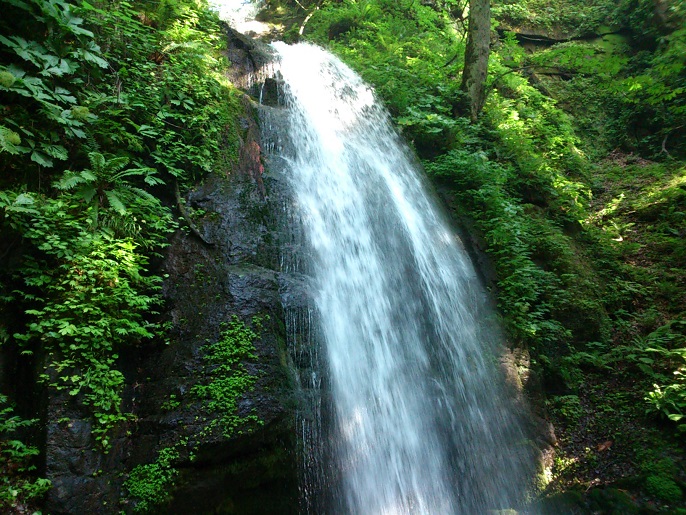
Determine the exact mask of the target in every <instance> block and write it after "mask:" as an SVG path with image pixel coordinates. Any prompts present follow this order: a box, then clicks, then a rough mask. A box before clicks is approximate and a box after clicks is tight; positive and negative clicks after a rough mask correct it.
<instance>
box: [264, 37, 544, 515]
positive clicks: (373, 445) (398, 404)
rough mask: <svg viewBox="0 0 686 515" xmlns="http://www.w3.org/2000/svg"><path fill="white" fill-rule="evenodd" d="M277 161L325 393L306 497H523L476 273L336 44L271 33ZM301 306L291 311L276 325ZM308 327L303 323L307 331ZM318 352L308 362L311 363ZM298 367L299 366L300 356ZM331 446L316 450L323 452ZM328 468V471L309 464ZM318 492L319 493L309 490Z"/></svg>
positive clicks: (511, 413) (330, 506)
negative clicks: (306, 285)
mask: <svg viewBox="0 0 686 515" xmlns="http://www.w3.org/2000/svg"><path fill="white" fill-rule="evenodd" d="M273 46H274V48H275V50H276V52H277V54H278V57H277V60H278V64H276V65H275V66H276V67H277V68H278V70H279V73H280V77H282V78H283V81H284V84H285V86H284V88H283V95H284V98H283V103H284V105H285V109H286V110H285V113H284V114H283V115H282V117H281V120H282V122H281V123H283V124H285V125H286V127H285V128H281V129H280V130H285V131H287V133H288V138H287V139H288V141H289V143H288V144H287V145H285V144H284V145H277V146H278V148H274V149H273V152H274V153H275V154H278V159H280V161H281V162H282V163H283V164H284V166H285V172H284V175H285V176H286V177H287V180H288V182H289V184H290V187H291V189H292V190H293V195H294V204H295V207H294V208H293V210H294V212H295V213H296V214H297V217H298V220H299V222H298V223H299V224H301V227H302V231H303V233H304V237H305V240H306V242H307V246H308V249H309V250H308V251H307V252H306V253H307V255H308V256H309V263H308V265H307V267H306V268H307V275H309V277H310V278H309V281H311V283H310V284H311V290H312V292H313V293H312V296H313V304H314V306H313V308H314V310H315V311H316V319H317V324H318V326H319V327H318V331H319V332H320V333H321V340H322V349H321V351H320V354H321V356H317V357H316V360H315V361H317V362H319V361H322V362H323V363H324V364H323V365H321V366H320V365H315V364H312V365H311V366H312V367H313V370H312V372H311V373H312V377H311V379H310V381H311V383H312V385H311V387H312V388H315V389H317V388H323V387H322V380H321V375H322V374H325V375H326V378H325V381H324V383H323V384H324V385H325V389H326V390H328V391H327V399H328V395H329V394H330V403H329V402H325V403H324V404H323V405H322V404H321V402H320V403H319V405H318V407H317V411H318V414H317V416H323V415H322V414H321V413H319V412H321V411H322V410H324V409H325V408H323V407H322V406H324V407H326V406H328V405H330V406H331V410H332V413H330V414H329V418H330V422H328V423H326V424H320V423H317V424H314V425H313V424H312V423H309V426H308V424H304V425H303V431H307V427H310V430H309V431H310V433H312V432H313V430H312V427H315V428H316V438H317V439H318V440H321V441H324V442H326V450H325V451H322V450H321V447H320V450H319V451H317V452H314V451H312V452H311V453H310V455H307V453H308V451H307V446H305V447H306V451H305V452H306V456H305V459H304V463H305V466H306V467H312V469H311V470H314V471H315V472H316V473H315V474H314V476H317V477H316V478H314V479H313V474H312V473H310V474H308V473H305V474H304V476H303V477H304V478H305V479H304V481H305V483H306V484H305V485H303V491H305V492H306V494H305V502H304V506H303V511H304V512H308V513H317V514H319V513H324V512H326V513H333V514H343V513H350V514H355V515H358V514H370V515H392V514H458V513H464V514H480V513H488V511H489V510H498V509H507V508H516V507H518V506H520V505H521V502H522V496H523V494H524V492H526V489H527V486H528V484H529V481H530V478H531V477H532V467H533V459H532V457H533V453H532V451H531V448H530V446H529V445H528V444H527V439H526V437H525V435H524V433H523V431H522V429H521V424H520V420H519V416H518V415H517V413H516V411H517V410H516V409H514V408H513V405H514V404H513V402H514V400H513V399H514V397H513V396H512V395H510V394H508V393H507V391H506V389H505V388H504V385H503V383H504V381H503V379H502V371H501V370H500V368H499V355H498V353H499V348H498V346H497V341H498V333H497V330H495V329H494V328H495V327H496V325H497V324H495V322H494V318H493V313H492V312H491V311H490V309H489V307H488V303H487V301H486V296H485V294H484V290H483V287H482V285H481V283H480V281H479V278H478V276H477V274H476V272H475V270H474V267H473V265H472V264H471V262H470V259H469V256H468V254H467V252H466V251H465V249H464V246H463V244H462V242H461V241H460V239H459V238H458V237H457V235H456V233H455V231H454V230H453V229H452V228H451V227H450V225H449V224H448V223H446V221H445V220H444V218H443V216H442V214H441V212H440V210H439V209H438V208H437V207H436V203H435V201H434V199H433V197H432V195H431V194H430V193H429V189H428V188H427V187H426V185H425V184H424V181H423V179H422V176H421V173H420V172H419V171H418V167H417V166H416V164H415V161H414V160H413V158H412V156H411V154H410V153H409V152H408V150H407V148H406V147H405V146H404V144H403V143H402V141H401V140H400V138H399V137H398V135H397V133H396V132H395V131H394V129H393V128H392V126H391V123H390V120H389V116H388V114H387V113H386V112H385V110H384V109H383V108H382V107H381V106H380V105H379V103H378V102H377V101H376V100H375V98H374V94H373V92H372V90H371V89H370V88H369V87H368V86H367V85H365V84H364V83H363V81H362V80H361V79H360V78H359V77H358V76H357V75H356V74H355V73H354V72H352V71H351V70H350V69H349V68H348V67H347V66H345V65H344V64H343V63H342V62H340V61H339V60H338V59H336V58H335V57H333V56H332V55H330V54H328V53H327V52H325V51H323V50H322V49H320V48H318V47H315V46H312V45H306V44H298V45H294V46H289V45H285V44H282V43H275V44H274V45H273ZM313 316H315V315H313V313H312V310H308V309H306V308H303V309H301V310H300V312H299V313H295V314H294V313H291V314H290V315H289V317H291V318H292V319H293V320H290V321H289V322H288V324H287V325H289V330H290V327H295V326H297V323H298V320H301V319H302V318H303V317H304V318H307V319H308V320H309V322H310V323H312V317H313ZM308 338H309V336H308ZM317 367H319V368H320V370H315V369H316V368H317ZM308 370H309V369H308ZM322 460H328V461H329V462H328V463H321V461H322ZM322 475H326V476H327V477H326V478H322V477H319V476H322ZM322 499H325V500H322Z"/></svg>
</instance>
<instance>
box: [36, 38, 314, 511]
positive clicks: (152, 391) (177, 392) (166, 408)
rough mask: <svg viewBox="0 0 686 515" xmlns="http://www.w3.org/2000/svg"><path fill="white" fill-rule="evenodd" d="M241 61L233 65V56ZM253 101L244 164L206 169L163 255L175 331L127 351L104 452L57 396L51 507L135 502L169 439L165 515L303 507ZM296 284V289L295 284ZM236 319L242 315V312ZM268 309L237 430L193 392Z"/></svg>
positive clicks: (286, 288) (270, 204)
mask: <svg viewBox="0 0 686 515" xmlns="http://www.w3.org/2000/svg"><path fill="white" fill-rule="evenodd" d="M231 41H232V45H231V52H232V58H235V59H236V60H237V61H242V62H243V63H249V64H250V68H252V69H248V70H245V69H244V70H243V71H244V72H246V71H247V72H253V71H254V68H253V66H256V67H259V66H260V65H261V64H262V63H261V62H258V61H260V59H261V58H256V57H253V56H251V54H250V53H251V51H252V50H251V48H250V46H251V45H250V42H249V41H248V40H246V39H245V38H239V37H238V36H236V35H233V39H232V40H231ZM235 65H236V63H234V66H235ZM255 120H256V115H255V112H254V107H253V106H252V104H251V102H250V101H249V100H248V99H247V98H246V101H245V116H244V118H243V119H242V120H241V124H242V126H243V128H244V134H245V137H244V141H243V142H242V143H243V145H242V149H241V151H240V157H239V163H238V165H237V166H236V167H235V169H234V171H233V172H232V173H230V174H228V175H227V176H224V175H211V176H209V177H208V178H206V180H205V181H204V182H203V183H202V184H201V185H199V186H197V187H196V188H195V189H194V190H193V191H191V192H190V193H189V194H188V195H187V197H186V199H184V201H185V207H186V210H187V211H188V212H190V214H191V215H190V216H192V218H193V222H194V225H195V227H196V228H197V230H198V231H199V233H200V234H201V235H202V238H203V239H204V240H205V241H203V239H201V238H200V237H198V235H196V234H194V233H193V231H190V230H186V229H187V228H186V227H184V225H182V229H181V230H179V231H177V233H176V234H175V235H174V236H173V238H172V240H171V245H170V247H169V248H168V249H166V253H165V254H166V256H165V259H164V262H163V264H162V269H163V271H164V273H166V274H168V277H167V278H166V280H165V283H164V297H165V308H164V310H165V311H164V312H163V313H162V314H161V316H162V317H163V319H164V320H166V321H167V322H168V326H169V331H168V336H169V341H168V343H161V342H160V343H158V344H156V345H148V346H145V347H140V348H135V349H129V350H128V351H125V352H121V353H120V355H121V368H122V371H123V372H124V374H125V376H126V378H127V388H126V392H125V395H124V399H125V405H124V406H123V409H124V411H126V412H130V413H132V419H131V421H130V422H129V423H128V425H127V427H123V428H121V430H120V431H119V434H117V435H115V437H114V438H113V439H112V447H111V449H110V451H109V452H108V453H107V454H103V453H102V452H100V451H98V450H95V449H96V446H95V442H94V439H93V435H92V434H91V424H90V421H89V418H88V416H87V414H86V413H85V412H83V411H82V410H81V409H79V407H78V406H77V405H76V404H75V403H73V401H72V400H71V399H70V398H69V396H68V395H66V394H64V393H61V392H52V391H50V392H48V393H47V395H46V396H45V398H44V410H45V412H44V420H46V433H45V434H46V440H45V450H46V462H45V468H46V470H45V473H46V476H47V477H48V478H49V479H50V480H51V481H52V483H53V486H54V487H53V489H52V490H51V491H50V492H49V494H48V498H47V501H46V505H45V508H46V511H47V512H49V513H56V514H57V513H70V514H78V513H119V512H120V511H121V510H124V511H125V512H132V511H135V510H137V511H140V508H141V503H140V499H137V498H136V496H135V495H132V494H131V492H130V489H129V488H127V486H126V483H125V481H126V479H127V477H129V475H130V473H131V471H132V470H134V469H135V468H136V467H137V466H138V467H139V468H140V466H145V465H146V464H151V463H155V462H156V460H158V461H159V456H160V451H162V452H165V449H167V450H168V449H173V451H174V455H175V457H174V458H173V459H172V461H171V465H170V466H171V468H173V470H174V473H173V474H174V479H173V481H170V482H168V483H166V484H165V486H164V489H163V490H164V492H163V494H165V495H163V500H162V502H160V503H157V504H156V505H154V506H152V507H151V508H150V509H149V510H147V511H152V512H160V513H240V514H252V513H255V514H258V513H259V514H269V513H273V514H277V513H278V514H288V513H295V512H296V511H297V503H298V499H297V496H298V494H297V470H296V465H295V464H296V462H297V459H296V442H295V405H296V401H295V398H294V384H295V383H294V377H293V374H294V373H293V367H292V366H291V362H292V360H291V358H290V356H289V352H288V350H287V348H286V334H285V332H286V329H285V328H286V325H285V321H284V308H283V307H282V297H284V298H290V297H293V296H296V297H297V296H300V295H301V293H298V292H296V290H298V288H299V287H298V286H297V284H295V283H293V282H292V281H290V280H289V279H288V278H287V277H286V276H285V275H284V274H282V273H281V272H280V257H281V254H282V252H281V248H280V247H281V242H283V241H285V240H284V237H283V236H282V233H283V230H282V229H281V226H282V225H283V223H282V220H281V218H282V215H281V213H282V207H283V205H285V204H286V201H285V200H284V195H286V193H285V192H284V188H283V187H282V186H281V183H280V181H279V180H277V179H265V178H264V177H263V171H264V170H263V167H262V155H261V154H262V151H261V145H262V144H261V142H260V136H259V130H258V127H257V123H256V121H255ZM294 292H295V293H294ZM233 317H237V319H234V318H233ZM253 317H259V318H260V319H261V320H262V322H261V329H259V330H258V329H256V333H257V335H258V337H257V338H256V340H255V341H254V346H255V351H254V355H255V356H254V357H253V358H251V359H250V360H247V361H246V362H245V363H244V364H243V366H244V367H245V370H246V371H247V372H248V374H249V375H250V376H252V377H255V378H256V380H255V384H254V386H253V387H252V388H251V389H250V390H249V391H248V392H247V393H245V394H244V395H242V396H240V397H239V400H238V413H237V415H238V416H239V417H246V418H248V417H250V416H251V415H254V418H253V419H251V420H247V419H246V420H243V421H241V422H239V424H238V426H237V427H235V428H233V429H232V430H231V431H222V430H220V429H218V427H217V426H214V425H213V421H215V420H217V419H221V417H222V416H223V415H226V414H225V413H216V412H214V413H213V412H212V411H211V410H210V409H208V406H207V402H205V401H203V400H202V399H200V398H199V397H198V395H197V394H196V393H195V392H194V391H193V389H194V387H195V386H196V385H198V384H206V383H207V382H208V381H209V379H210V377H211V376H212V374H213V370H214V369H215V368H216V364H213V363H211V362H209V361H208V360H207V359H206V352H207V345H208V344H209V343H213V342H216V341H217V340H218V339H219V338H220V337H221V336H220V335H221V332H222V330H223V328H225V327H226V324H227V323H230V322H231V320H239V321H241V322H242V323H243V322H244V323H245V324H246V325H251V320H252V319H253Z"/></svg>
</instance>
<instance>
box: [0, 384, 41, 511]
mask: <svg viewBox="0 0 686 515" xmlns="http://www.w3.org/2000/svg"><path fill="white" fill-rule="evenodd" d="M13 413H14V410H13V409H12V407H11V406H9V404H8V400H7V397H6V396H4V395H1V394H0V456H2V464H1V465H0V508H3V509H5V510H8V512H9V511H12V512H14V511H15V510H16V511H17V512H20V510H24V509H27V506H28V505H31V503H33V502H35V501H36V500H38V499H39V498H40V497H42V496H43V495H44V494H45V493H46V492H47V491H48V490H49V489H50V486H51V484H50V481H49V480H47V479H44V478H36V477H34V476H35V470H36V466H35V464H34V460H35V458H36V456H38V454H39V451H38V448H36V447H34V446H32V445H27V444H25V443H24V442H23V441H21V440H19V439H18V434H17V431H18V430H20V429H22V428H27V427H29V426H32V425H34V424H35V423H36V422H37V420H23V419H21V418H20V417H18V416H17V415H14V414H13Z"/></svg>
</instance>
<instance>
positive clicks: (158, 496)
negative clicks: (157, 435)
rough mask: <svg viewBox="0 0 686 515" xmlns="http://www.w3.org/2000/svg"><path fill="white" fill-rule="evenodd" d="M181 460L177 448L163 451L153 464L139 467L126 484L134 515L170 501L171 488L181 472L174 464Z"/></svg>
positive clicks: (134, 470) (133, 471)
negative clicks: (132, 502) (132, 503)
mask: <svg viewBox="0 0 686 515" xmlns="http://www.w3.org/2000/svg"><path fill="white" fill-rule="evenodd" d="M178 458H179V451H178V449H177V448H176V446H175V447H167V448H164V449H162V450H161V451H160V452H159V453H158V456H157V460H156V461H155V462H153V463H147V464H145V465H137V466H136V467H134V469H133V470H132V471H131V472H130V473H129V477H128V478H127V479H126V481H125V482H124V486H125V487H126V489H127V490H128V493H129V496H130V497H131V498H132V499H133V500H134V502H135V504H134V508H133V511H134V513H147V512H150V511H151V510H153V509H154V508H155V507H156V506H159V505H161V504H163V503H164V502H166V501H168V500H169V499H170V497H171V488H172V486H173V485H174V481H175V480H176V478H177V476H178V474H179V471H178V470H177V469H176V468H175V467H174V462H175V460H177V459H178Z"/></svg>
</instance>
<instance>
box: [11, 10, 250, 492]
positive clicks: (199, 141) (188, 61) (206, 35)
mask: <svg viewBox="0 0 686 515" xmlns="http://www.w3.org/2000/svg"><path fill="white" fill-rule="evenodd" d="M0 7H2V10H3V16H2V18H1V19H0V34H2V35H1V36H0V95H1V96H0V111H1V115H0V171H1V172H2V173H1V176H0V301H1V303H0V344H2V345H4V346H8V347H10V348H11V349H13V352H14V355H19V354H21V355H22V356H25V358H18V359H19V360H20V361H21V360H22V359H23V360H25V361H24V362H23V363H24V364H23V365H22V364H21V363H20V364H19V366H26V367H30V366H32V365H31V361H29V359H30V357H31V356H35V358H34V359H35V360H36V362H37V363H38V366H39V367H40V368H41V369H42V372H43V373H42V374H41V380H42V382H43V387H48V388H55V389H64V390H65V391H66V392H67V393H68V395H69V396H71V397H72V398H73V399H74V400H75V401H76V402H77V403H78V404H79V405H81V406H84V407H85V408H86V410H87V411H88V412H90V414H91V416H92V417H93V420H94V422H95V424H94V430H93V434H94V436H95V438H96V439H97V441H98V443H99V444H100V447H101V448H102V449H103V450H104V451H105V452H106V451H107V449H108V447H109V446H110V439H111V435H112V433H113V431H114V430H115V429H116V428H117V427H118V426H120V425H121V423H122V422H125V421H126V420H127V419H128V418H129V416H128V415H127V414H126V413H124V412H122V398H121V394H122V389H123V387H124V376H123V375H122V372H121V371H120V368H121V367H120V363H119V360H120V358H119V355H120V352H121V351H122V350H123V349H125V348H126V347H127V346H131V345H138V344H141V343H143V342H144V341H146V340H152V339H156V340H157V341H159V342H163V341H165V337H164V334H163V328H162V327H161V325H160V324H159V322H158V321H157V320H158V317H157V316H156V314H157V313H156V310H157V309H159V306H160V302H161V301H160V296H159V289H160V283H161V280H162V278H161V277H160V276H159V275H157V274H155V271H154V270H152V269H150V262H151V260H155V259H158V257H159V256H160V254H159V252H160V250H161V249H162V248H163V247H164V246H165V245H166V242H167V239H168V237H169V234H170V233H171V232H173V231H174V230H175V229H176V227H177V224H176V222H175V220H174V217H173V215H172V210H171V209H170V207H169V206H168V204H169V203H170V201H172V199H174V189H175V188H176V187H178V186H179V185H180V187H181V188H182V189H183V188H185V187H186V186H190V185H192V184H195V183H196V182H197V181H199V180H201V179H202V178H203V177H204V176H205V174H207V173H208V172H209V171H210V170H213V171H216V172H222V171H223V172H228V171H229V170H230V167H231V166H232V163H233V162H234V161H235V159H236V157H237V149H238V145H239V132H238V131H239V127H238V121H237V120H238V115H237V113H238V112H239V111H240V105H239V101H238V94H237V93H236V91H235V90H234V89H233V87H232V86H231V84H230V83H229V82H228V81H227V79H226V78H225V73H224V72H225V69H226V66H227V63H226V61H225V58H224V57H223V56H222V54H221V51H222V47H223V38H222V32H221V27H220V23H219V20H218V19H217V17H216V15H215V14H214V13H213V12H211V11H210V10H209V9H208V6H207V4H206V3H205V2H204V1H202V0H198V1H196V0H176V1H169V2H162V3H157V2H145V1H141V2H123V1H122V2H119V1H117V2H114V3H113V2H104V3H101V2H93V3H88V2H85V1H80V0H78V1H63V0H26V1H24V0H2V1H1V2H0ZM15 349H16V350H15ZM26 448H27V449H29V448H31V447H26ZM31 449H32V448H31ZM8 481H9V479H8ZM18 481H24V480H23V479H22V480H19V479H18ZM17 484H20V483H17ZM23 485H24V486H17V487H16V488H17V489H18V491H19V492H20V493H19V494H17V495H18V496H19V497H21V496H24V497H28V496H30V495H33V494H32V493H31V492H32V491H37V488H34V487H33V486H32V485H33V484H32V483H28V482H25V483H23ZM41 485H43V483H41ZM39 486H40V485H39ZM3 495H4V494H3Z"/></svg>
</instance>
